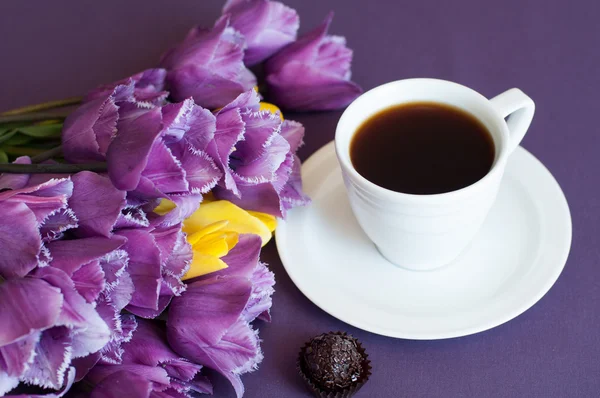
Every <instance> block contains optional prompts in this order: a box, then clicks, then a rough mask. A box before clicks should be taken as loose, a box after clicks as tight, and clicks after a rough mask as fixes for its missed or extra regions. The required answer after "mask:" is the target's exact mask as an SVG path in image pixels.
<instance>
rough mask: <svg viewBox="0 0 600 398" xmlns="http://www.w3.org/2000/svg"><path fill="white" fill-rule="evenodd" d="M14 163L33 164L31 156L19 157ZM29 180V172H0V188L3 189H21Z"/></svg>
mask: <svg viewBox="0 0 600 398" xmlns="http://www.w3.org/2000/svg"><path fill="white" fill-rule="evenodd" d="M13 164H31V159H30V158H29V156H20V157H18V158H17V159H16V160H15V161H14V162H13ZM28 182H29V174H11V173H4V174H0V190H1V189H21V188H24V187H25V186H26V185H27V183H28Z"/></svg>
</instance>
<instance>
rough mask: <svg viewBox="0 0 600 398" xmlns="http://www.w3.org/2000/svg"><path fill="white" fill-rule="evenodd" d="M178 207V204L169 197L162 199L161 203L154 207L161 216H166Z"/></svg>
mask: <svg viewBox="0 0 600 398" xmlns="http://www.w3.org/2000/svg"><path fill="white" fill-rule="evenodd" d="M176 207H177V205H176V204H175V203H173V202H171V201H170V200H169V199H162V200H161V201H160V203H159V205H158V206H156V207H155V208H154V212H155V213H156V214H158V215H159V216H164V215H165V214H167V213H168V212H170V211H171V210H173V209H174V208H176Z"/></svg>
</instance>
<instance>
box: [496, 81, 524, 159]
mask: <svg viewBox="0 0 600 398" xmlns="http://www.w3.org/2000/svg"><path fill="white" fill-rule="evenodd" d="M490 102H491V103H492V107H493V108H494V109H495V110H496V112H498V114H499V115H500V116H501V117H502V118H503V119H504V118H506V117H507V116H510V117H509V118H508V120H507V121H506V124H507V125H508V133H509V143H508V153H511V152H512V151H514V150H515V148H516V147H517V145H519V143H520V142H521V140H522V139H523V137H524V136H525V133H526V132H527V129H528V128H529V125H530V124H531V120H532V119H533V114H534V112H535V104H534V103H533V100H532V99H531V98H529V97H528V96H527V95H525V93H524V92H522V91H521V90H519V89H518V88H511V89H510V90H507V91H505V92H503V93H502V94H500V95H497V96H495V97H494V98H492V99H491V100H490Z"/></svg>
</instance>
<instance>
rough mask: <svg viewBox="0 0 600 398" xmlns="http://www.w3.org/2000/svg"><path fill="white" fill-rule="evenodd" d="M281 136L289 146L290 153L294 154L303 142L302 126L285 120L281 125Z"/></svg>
mask: <svg viewBox="0 0 600 398" xmlns="http://www.w3.org/2000/svg"><path fill="white" fill-rule="evenodd" d="M280 134H281V136H282V137H283V138H285V139H286V140H287V142H288V143H289V144H290V152H292V153H296V151H297V150H298V148H300V147H301V146H302V145H303V144H304V142H303V140H302V139H303V138H304V126H303V125H302V124H301V123H298V122H296V121H293V120H285V121H284V122H283V124H282V125H281V133H280Z"/></svg>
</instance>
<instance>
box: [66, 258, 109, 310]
mask: <svg viewBox="0 0 600 398" xmlns="http://www.w3.org/2000/svg"><path fill="white" fill-rule="evenodd" d="M71 279H72V280H73V283H74V285H75V289H76V290H77V293H79V294H80V295H81V296H82V297H83V298H84V299H85V301H87V302H88V303H95V302H96V300H97V299H98V296H99V295H100V292H101V291H102V290H104V288H105V281H104V272H103V271H102V267H101V266H100V263H99V261H98V260H96V261H92V262H91V263H88V264H85V265H84V266H82V267H81V268H79V269H78V270H77V271H75V272H74V273H73V276H72V277H71Z"/></svg>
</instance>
